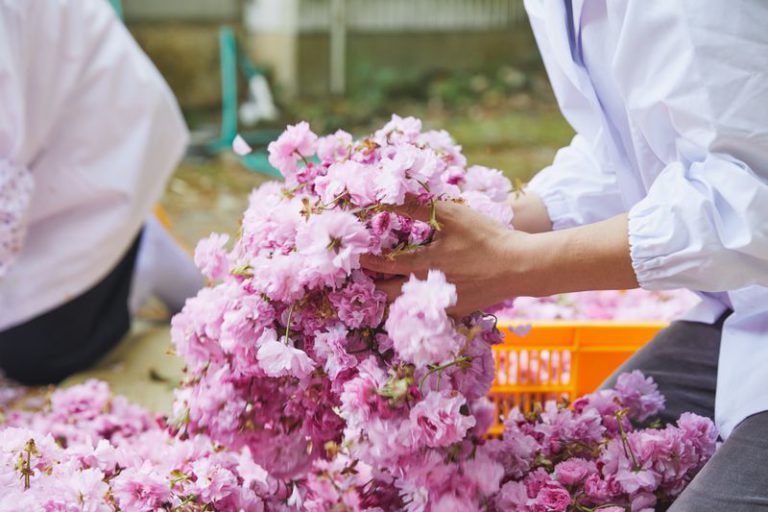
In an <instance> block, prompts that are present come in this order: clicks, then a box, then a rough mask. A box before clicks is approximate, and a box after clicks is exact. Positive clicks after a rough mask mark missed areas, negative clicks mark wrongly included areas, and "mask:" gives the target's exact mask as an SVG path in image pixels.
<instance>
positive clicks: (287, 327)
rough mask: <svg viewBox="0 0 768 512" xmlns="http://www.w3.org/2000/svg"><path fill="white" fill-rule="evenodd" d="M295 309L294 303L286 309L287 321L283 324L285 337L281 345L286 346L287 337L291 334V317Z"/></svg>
mask: <svg viewBox="0 0 768 512" xmlns="http://www.w3.org/2000/svg"><path fill="white" fill-rule="evenodd" d="M295 307H296V303H295V302H294V303H293V304H291V307H290V308H289V309H288V321H287V322H286V323H285V337H284V338H283V343H285V344H286V345H287V344H288V335H290V334H291V317H292V316H293V308H295Z"/></svg>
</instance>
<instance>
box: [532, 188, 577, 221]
mask: <svg viewBox="0 0 768 512" xmlns="http://www.w3.org/2000/svg"><path fill="white" fill-rule="evenodd" d="M526 191H529V192H533V193H534V194H536V195H537V196H538V197H539V198H540V199H541V201H542V202H543V203H544V207H545V208H546V210H547V215H549V220H550V221H551V222H552V229H553V230H555V231H557V230H559V229H566V228H572V227H576V226H578V225H579V221H578V219H577V218H576V215H575V210H574V208H573V207H572V206H570V205H569V203H568V199H567V198H566V196H565V195H564V194H563V193H562V192H560V191H559V190H557V189H550V188H546V187H543V188H542V189H541V190H538V189H537V187H535V186H530V184H529V186H528V187H527V188H526Z"/></svg>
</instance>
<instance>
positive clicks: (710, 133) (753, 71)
mask: <svg viewBox="0 0 768 512" xmlns="http://www.w3.org/2000/svg"><path fill="white" fill-rule="evenodd" d="M695 6H698V3H696V2H692V1H687V2H681V3H680V4H677V3H674V4H672V5H671V6H667V5H666V4H665V5H664V6H662V5H655V4H654V6H653V7H652V8H650V9H649V8H647V7H648V3H647V2H630V3H629V10H628V12H627V16H628V17H629V18H631V19H633V20H634V21H635V23H634V25H633V27H634V28H633V29H632V30H627V33H626V34H624V35H623V40H622V41H623V43H622V44H623V46H624V48H626V50H625V51H624V52H623V53H621V54H620V55H618V56H617V57H616V59H615V60H616V62H619V63H621V69H620V70H619V71H618V72H617V75H618V76H620V77H621V80H622V83H623V88H624V92H623V93H624V95H625V96H626V97H627V98H629V106H628V108H629V109H630V110H631V111H632V112H634V113H635V117H636V118H637V119H638V120H639V125H638V131H639V132H641V133H642V134H643V137H645V139H646V140H648V141H650V144H651V146H652V147H653V149H654V151H655V152H656V153H657V154H659V155H663V157H662V160H663V161H664V162H665V165H664V167H663V168H662V169H661V171H660V172H659V174H658V175H657V176H656V177H655V179H654V180H653V182H652V184H651V185H650V188H649V190H648V193H647V195H646V197H645V198H644V199H642V200H640V201H639V202H638V203H636V204H634V205H633V207H632V208H631V209H630V211H629V243H630V252H631V257H632V264H633V267H634V270H635V273H636V275H637V279H638V282H639V283H640V285H641V286H642V287H643V288H648V289H669V288H680V287H684V288H690V289H694V290H699V291H706V292H720V291H729V290H734V289H738V288H742V287H746V286H750V285H762V286H766V285H768V32H766V31H765V23H764V20H765V19H766V17H767V16H768V8H766V5H765V3H763V2H740V3H738V6H734V7H733V8H732V7H730V6H729V4H727V3H719V4H718V5H717V6H713V9H712V10H711V11H710V10H708V9H696V8H695ZM651 25H653V26H662V25H664V26H665V27H667V29H666V30H665V31H663V32H662V33H660V34H659V37H654V38H650V39H649V38H648V37H647V27H649V26H651ZM638 48H642V51H637V49H638Z"/></svg>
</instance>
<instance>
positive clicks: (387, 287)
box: [376, 277, 408, 303]
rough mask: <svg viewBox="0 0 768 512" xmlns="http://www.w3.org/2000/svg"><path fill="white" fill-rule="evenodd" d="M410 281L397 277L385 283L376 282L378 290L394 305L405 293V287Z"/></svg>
mask: <svg viewBox="0 0 768 512" xmlns="http://www.w3.org/2000/svg"><path fill="white" fill-rule="evenodd" d="M406 281H408V280H407V279H406V278H404V277H396V278H394V279H387V280H384V281H376V288H378V289H379V290H381V291H383V292H384V293H385V294H386V295H387V302H389V303H392V302H393V301H394V300H395V299H396V298H398V297H399V296H400V294H401V293H402V292H403V285H404V284H405V283H406Z"/></svg>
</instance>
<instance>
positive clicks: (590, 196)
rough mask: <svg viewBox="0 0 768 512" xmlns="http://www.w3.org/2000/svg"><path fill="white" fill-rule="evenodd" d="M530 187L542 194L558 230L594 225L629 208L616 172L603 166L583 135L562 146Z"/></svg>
mask: <svg viewBox="0 0 768 512" xmlns="http://www.w3.org/2000/svg"><path fill="white" fill-rule="evenodd" d="M526 190H529V191H531V192H534V193H535V194H536V195H538V196H539V197H541V199H542V201H543V202H544V205H545V206H546V208H547V213H549V218H550V220H551V221H552V227H553V229H555V230H557V229H564V228H571V227H574V226H581V225H584V224H591V223H593V222H598V221H601V220H605V219H608V218H610V217H612V216H614V215H618V214H619V213H622V212H624V211H625V210H624V205H623V203H622V198H621V194H620V192H619V188H618V186H617V183H616V175H615V174H613V173H611V172H607V171H604V170H603V169H602V168H601V167H600V165H599V164H598V162H597V160H596V159H595V158H594V157H593V155H592V151H591V148H590V147H589V143H588V142H587V140H586V139H585V138H584V137H582V136H581V135H576V136H575V137H574V138H573V140H572V141H571V144H570V145H568V146H566V147H564V148H562V149H560V150H559V151H558V152H557V155H556V156H555V159H554V161H553V162H552V165H550V166H549V167H546V168H544V169H542V170H541V171H540V172H539V173H538V174H536V175H535V176H534V177H533V179H531V181H530V183H528V186H527V187H526Z"/></svg>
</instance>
